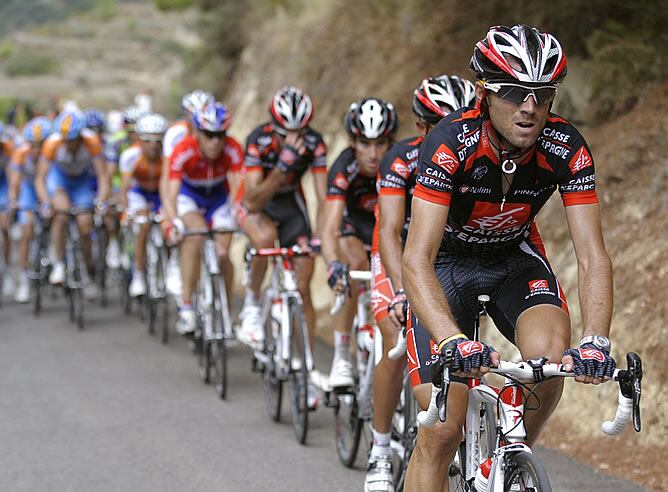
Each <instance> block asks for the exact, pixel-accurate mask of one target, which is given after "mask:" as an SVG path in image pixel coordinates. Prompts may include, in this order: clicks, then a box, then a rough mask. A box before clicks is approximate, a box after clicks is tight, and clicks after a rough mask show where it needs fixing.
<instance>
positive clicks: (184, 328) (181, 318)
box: [175, 308, 196, 335]
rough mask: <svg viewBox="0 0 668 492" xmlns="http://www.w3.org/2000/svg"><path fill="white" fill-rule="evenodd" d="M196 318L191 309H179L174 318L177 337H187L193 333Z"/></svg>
mask: <svg viewBox="0 0 668 492" xmlns="http://www.w3.org/2000/svg"><path fill="white" fill-rule="evenodd" d="M195 325H196V317H195V311H194V310H193V309H192V308H188V309H183V308H182V309H180V310H179V315H178V318H176V326H175V328H176V332H177V333H178V334H179V335H188V334H190V333H192V332H194V331H195Z"/></svg>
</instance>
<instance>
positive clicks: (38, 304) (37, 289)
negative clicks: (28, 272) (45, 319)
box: [31, 278, 42, 317]
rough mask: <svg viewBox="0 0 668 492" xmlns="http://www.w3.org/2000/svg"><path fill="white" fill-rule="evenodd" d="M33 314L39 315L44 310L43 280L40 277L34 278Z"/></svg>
mask: <svg viewBox="0 0 668 492" xmlns="http://www.w3.org/2000/svg"><path fill="white" fill-rule="evenodd" d="M31 283H32V315H33V316H35V317H37V316H39V315H40V313H41V312H42V281H41V280H40V279H39V278H35V279H33V280H32V282H31Z"/></svg>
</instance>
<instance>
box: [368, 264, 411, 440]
mask: <svg viewBox="0 0 668 492" xmlns="http://www.w3.org/2000/svg"><path fill="white" fill-rule="evenodd" d="M371 274H372V275H373V282H372V283H373V289H372V291H371V305H372V307H373V315H374V318H375V320H376V325H377V326H378V328H379V329H380V332H381V333H382V335H383V355H382V359H381V360H380V362H379V363H378V364H377V365H376V368H375V370H374V374H373V408H374V414H373V427H374V430H375V433H374V444H378V443H377V442H376V440H377V439H379V435H380V434H384V435H385V436H386V438H387V445H388V446H389V432H390V431H391V429H392V417H393V415H394V411H395V408H396V406H397V403H398V402H399V397H400V396H401V388H402V385H403V381H402V377H401V375H402V373H403V369H404V364H405V358H404V357H400V358H399V359H397V360H392V359H390V358H389V357H388V355H387V353H388V352H389V351H390V350H391V349H392V348H393V347H394V345H395V343H396V341H397V336H398V334H399V330H400V328H399V327H397V326H395V325H394V323H392V321H391V320H390V317H389V312H388V307H389V305H390V302H392V299H393V297H394V290H393V289H392V282H391V281H390V279H389V278H388V277H387V275H386V273H385V268H383V264H382V262H381V260H380V254H379V253H374V254H373V255H372V256H371ZM376 433H377V434H376ZM383 442H384V439H383Z"/></svg>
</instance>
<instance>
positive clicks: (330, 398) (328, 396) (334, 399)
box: [323, 391, 339, 408]
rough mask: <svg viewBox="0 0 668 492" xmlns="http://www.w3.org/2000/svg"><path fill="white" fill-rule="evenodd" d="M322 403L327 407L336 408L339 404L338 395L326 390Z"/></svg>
mask: <svg viewBox="0 0 668 492" xmlns="http://www.w3.org/2000/svg"><path fill="white" fill-rule="evenodd" d="M323 405H325V407H327V408H336V407H338V406H339V397H338V396H336V395H335V394H334V393H333V392H331V391H326V392H325V393H324V394H323Z"/></svg>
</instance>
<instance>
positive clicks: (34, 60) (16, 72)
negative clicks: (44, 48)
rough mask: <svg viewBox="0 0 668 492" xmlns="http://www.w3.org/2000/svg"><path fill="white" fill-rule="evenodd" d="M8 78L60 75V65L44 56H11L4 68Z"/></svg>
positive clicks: (32, 54)
mask: <svg viewBox="0 0 668 492" xmlns="http://www.w3.org/2000/svg"><path fill="white" fill-rule="evenodd" d="M4 69H5V73H6V74H7V75H8V76H9V77H32V76H36V75H48V74H58V73H60V64H59V63H58V62H57V61H56V60H54V59H53V58H50V57H48V56H46V55H41V54H38V53H18V54H16V55H13V56H11V58H9V60H7V62H6V63H5V66H4Z"/></svg>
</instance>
